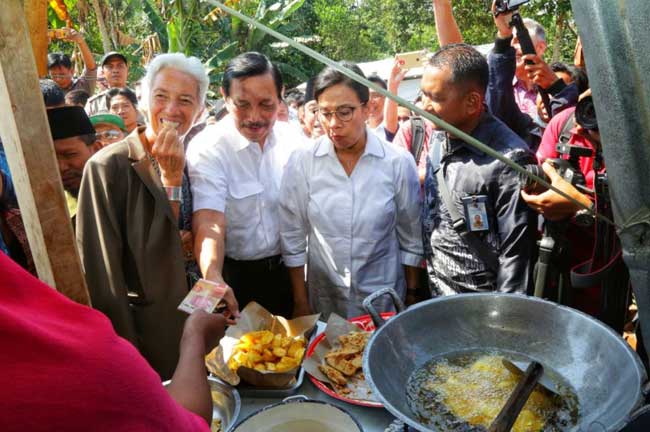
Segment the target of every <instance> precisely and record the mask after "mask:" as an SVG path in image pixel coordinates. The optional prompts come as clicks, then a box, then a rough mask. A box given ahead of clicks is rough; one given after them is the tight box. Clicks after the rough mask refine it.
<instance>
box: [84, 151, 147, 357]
mask: <svg viewBox="0 0 650 432" xmlns="http://www.w3.org/2000/svg"><path fill="white" fill-rule="evenodd" d="M116 165H117V163H116V161H115V158H106V159H102V160H97V159H96V158H92V159H91V160H89V161H88V163H87V164H86V168H85V170H84V176H83V180H82V183H81V189H80V191H79V206H78V210H77V244H78V247H79V252H80V254H81V259H82V262H83V265H84V268H85V271H86V282H87V284H88V290H89V292H90V296H91V301H92V305H93V307H94V308H96V309H98V310H100V311H101V312H103V313H104V314H106V315H107V316H108V318H109V319H110V320H111V322H112V323H113V327H114V328H115V331H116V332H117V333H118V334H119V335H120V336H122V337H124V338H126V339H128V340H130V341H131V342H132V343H133V344H134V345H136V346H137V340H136V332H135V326H134V321H133V316H132V314H131V312H130V307H129V301H128V287H127V284H126V278H125V275H124V270H123V266H122V258H123V252H124V250H123V249H124V239H123V238H122V237H123V236H122V230H121V228H120V226H121V224H120V221H119V219H120V217H119V215H120V214H123V211H122V213H120V211H121V210H123V209H121V207H123V203H121V202H120V201H121V198H123V197H124V196H126V193H127V191H126V187H125V186H123V185H121V184H120V183H125V182H124V181H122V182H120V181H119V180H121V179H124V175H119V174H118V172H117V169H119V167H117V166H116ZM111 171H115V172H111Z"/></svg>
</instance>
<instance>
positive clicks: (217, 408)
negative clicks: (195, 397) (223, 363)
mask: <svg viewBox="0 0 650 432" xmlns="http://www.w3.org/2000/svg"><path fill="white" fill-rule="evenodd" d="M170 383H171V380H170V381H165V382H163V383H162V384H163V386H165V387H167V386H168V385H169V384H170ZM208 384H209V385H210V393H212V418H213V419H221V429H222V430H224V431H230V430H231V428H232V427H233V425H234V424H235V422H236V421H237V417H239V410H240V408H241V399H240V397H239V393H238V392H237V390H236V389H235V388H234V387H232V386H231V385H229V384H227V383H225V382H223V381H221V380H219V379H217V378H214V377H208Z"/></svg>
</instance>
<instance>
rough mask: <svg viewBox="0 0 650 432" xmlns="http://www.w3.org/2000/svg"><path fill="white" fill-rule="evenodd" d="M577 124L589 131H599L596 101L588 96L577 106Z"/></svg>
mask: <svg viewBox="0 0 650 432" xmlns="http://www.w3.org/2000/svg"><path fill="white" fill-rule="evenodd" d="M575 116H576V123H578V124H579V125H580V126H582V127H583V128H584V129H587V130H594V131H597V130H598V119H597V118H596V108H595V107H594V99H593V98H592V97H591V96H587V97H586V98H584V99H582V100H581V101H580V102H578V104H577V105H576V112H575Z"/></svg>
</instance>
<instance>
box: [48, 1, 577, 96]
mask: <svg viewBox="0 0 650 432" xmlns="http://www.w3.org/2000/svg"><path fill="white" fill-rule="evenodd" d="M65 3H66V5H67V6H68V10H69V12H70V14H71V15H72V19H73V21H74V22H75V24H78V27H79V29H80V30H82V31H83V32H84V34H85V38H86V42H88V44H89V46H90V48H91V50H92V51H93V52H94V53H96V54H97V57H98V58H99V57H100V56H101V53H102V51H103V50H102V41H101V37H100V34H99V30H98V27H97V22H96V17H95V11H94V10H93V8H92V7H88V5H89V4H91V1H90V0H65ZM100 3H101V4H102V5H103V9H104V14H105V15H106V16H105V17H104V18H105V21H106V22H107V27H108V28H109V31H112V34H114V33H115V31H116V30H120V31H121V32H123V33H125V34H128V35H129V36H131V37H133V38H134V39H135V40H136V43H134V44H133V45H129V46H122V47H119V48H118V50H119V51H121V52H123V53H124V54H125V55H127V57H128V58H129V60H130V65H131V68H130V73H129V79H130V80H131V81H132V82H133V81H135V80H136V79H138V78H140V76H141V75H142V74H143V71H144V70H143V68H142V67H141V66H140V61H139V58H138V56H139V54H133V53H135V52H136V51H137V49H138V47H139V45H140V43H141V42H142V41H143V40H144V39H145V38H146V37H147V36H149V35H151V34H152V33H157V34H158V37H159V39H160V42H161V45H162V49H163V51H165V52H183V53H185V54H187V55H194V56H197V57H199V58H201V59H203V60H204V62H205V64H206V67H207V68H208V70H209V72H210V78H211V82H212V83H213V84H214V86H213V90H214V91H216V87H217V86H218V85H219V84H220V82H221V77H222V73H223V69H224V67H225V65H226V64H227V62H228V61H229V60H230V59H231V58H233V57H234V56H236V55H237V54H239V53H242V52H245V51H250V50H256V51H260V52H262V53H264V54H266V55H268V56H269V57H270V58H271V60H273V61H274V62H275V63H276V64H278V66H279V67H280V70H281V71H282V73H283V76H284V79H285V82H286V84H287V87H291V86H294V85H296V84H298V83H300V82H302V81H304V80H305V79H307V78H308V77H311V76H314V75H316V74H317V73H318V72H319V71H320V70H321V69H322V68H323V65H322V64H320V63H319V62H317V61H316V60H313V59H311V58H310V57H308V56H306V55H305V54H303V53H301V52H297V51H296V50H294V49H292V48H290V47H287V46H286V45H284V44H281V43H278V41H276V40H275V39H273V38H272V37H270V36H267V35H266V34H265V33H263V32H261V31H260V30H258V29H255V28H252V27H250V26H249V25H248V24H246V23H243V22H241V21H240V20H238V19H237V18H234V17H230V16H229V15H227V14H220V15H219V16H218V17H217V18H216V20H212V19H205V17H206V16H207V15H208V13H210V11H212V10H213V9H214V6H213V5H212V4H210V3H208V2H207V1H206V0H100ZM84 4H85V5H86V7H81V6H83V5H84ZM227 4H228V5H229V6H230V7H233V8H235V9H237V10H239V11H241V12H242V13H244V14H246V15H248V16H252V17H254V18H255V19H257V20H258V21H260V22H262V23H263V24H265V25H267V26H268V27H271V28H273V29H275V30H277V31H279V32H281V33H282V34H285V35H287V36H289V37H291V38H293V39H294V40H298V41H301V42H304V43H306V44H307V45H308V46H310V47H311V48H313V49H315V50H316V51H319V52H321V53H323V54H325V55H327V56H329V57H331V58H333V59H335V60H343V59H346V60H351V61H356V62H361V61H372V60H378V59H383V58H386V57H390V56H392V55H394V54H396V53H399V52H406V51H414V50H420V49H428V50H429V51H435V50H436V49H437V48H438V40H437V36H436V28H435V24H434V17H433V8H432V0H228V2H227ZM452 4H453V8H454V16H455V17H456V20H457V21H458V24H459V27H460V30H461V33H462V35H463V37H464V39H465V41H466V42H468V43H471V44H476V45H478V44H485V43H491V42H493V40H494V36H495V33H496V31H495V28H494V23H493V22H492V17H491V16H490V14H489V12H488V11H487V9H486V4H485V1H483V0H452ZM82 9H85V10H88V12H87V13H86V16H84V17H82V18H83V20H81V21H80V20H79V18H80V15H79V10H82ZM521 14H522V15H523V16H524V17H531V18H534V19H536V20H538V21H539V22H540V23H541V24H542V25H544V27H545V28H546V29H547V40H548V44H549V50H548V54H547V56H546V57H547V59H549V60H550V59H551V55H552V54H553V53H554V52H555V54H556V55H558V56H559V59H561V60H564V61H570V60H571V58H572V55H573V49H574V47H575V40H576V36H575V34H574V33H573V30H572V28H573V27H575V25H574V24H573V19H572V13H571V6H570V0H532V1H531V2H530V3H529V4H527V5H525V6H522V8H521ZM558 17H560V19H558ZM48 19H49V21H50V27H52V28H58V27H62V26H63V25H64V23H63V22H61V21H60V20H58V18H57V17H56V15H55V14H54V13H53V11H50V13H49V15H48ZM567 24H568V25H567ZM114 42H115V41H112V42H111V44H112V45H114ZM69 45H70V44H67V43H62V42H56V43H53V44H52V47H51V49H52V50H55V49H56V50H62V51H64V52H68V53H69V52H70V51H71V49H70V46H69ZM556 46H557V47H559V49H557V50H556V49H555V48H556Z"/></svg>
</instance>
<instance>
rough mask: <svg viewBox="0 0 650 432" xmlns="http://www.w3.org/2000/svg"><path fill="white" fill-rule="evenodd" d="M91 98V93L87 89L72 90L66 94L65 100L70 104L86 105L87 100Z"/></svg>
mask: <svg viewBox="0 0 650 432" xmlns="http://www.w3.org/2000/svg"><path fill="white" fill-rule="evenodd" d="M89 98H90V95H89V94H88V92H87V91H85V90H81V89H78V90H72V91H70V92H68V94H67V95H65V101H66V103H68V104H70V105H81V106H85V105H86V102H88V99H89Z"/></svg>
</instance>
